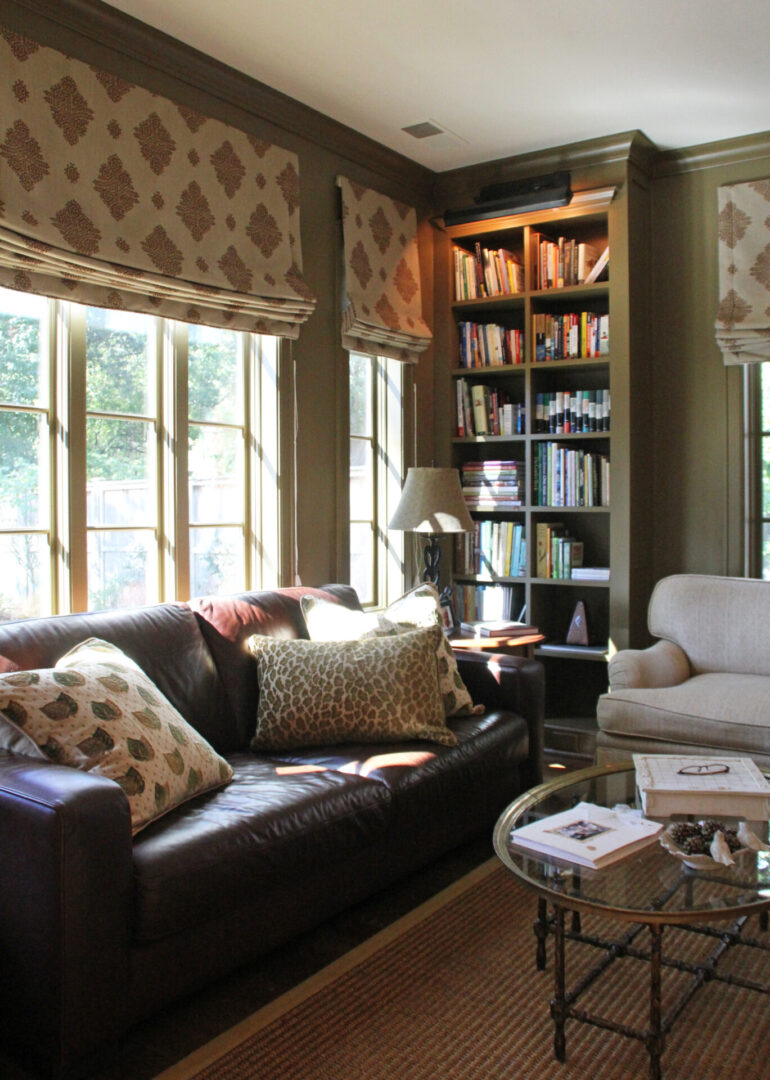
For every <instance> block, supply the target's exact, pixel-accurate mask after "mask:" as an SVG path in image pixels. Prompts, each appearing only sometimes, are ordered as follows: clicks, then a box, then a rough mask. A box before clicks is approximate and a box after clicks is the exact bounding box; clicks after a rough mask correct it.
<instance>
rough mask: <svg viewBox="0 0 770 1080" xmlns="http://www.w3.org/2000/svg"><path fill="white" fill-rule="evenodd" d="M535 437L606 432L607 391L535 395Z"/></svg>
mask: <svg viewBox="0 0 770 1080" xmlns="http://www.w3.org/2000/svg"><path fill="white" fill-rule="evenodd" d="M534 419H535V434H537V435H542V434H545V435H571V434H575V433H584V432H589V433H590V432H592V431H609V430H610V392H609V390H548V391H545V392H544V393H542V394H535V417H534Z"/></svg>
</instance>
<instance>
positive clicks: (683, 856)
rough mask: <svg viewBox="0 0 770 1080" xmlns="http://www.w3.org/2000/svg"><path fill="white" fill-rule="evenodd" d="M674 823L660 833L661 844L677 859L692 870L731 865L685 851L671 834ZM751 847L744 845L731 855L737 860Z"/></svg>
mask: <svg viewBox="0 0 770 1080" xmlns="http://www.w3.org/2000/svg"><path fill="white" fill-rule="evenodd" d="M672 828H673V826H672V825H668V826H667V827H666V828H665V829H664V830H663V832H662V833H661V834H660V838H659V839H660V844H661V846H662V847H664V848H665V849H666V851H668V852H669V853H670V854H671V855H673V856H674V858H675V859H679V860H680V861H681V862H683V863H684V865H685V866H689V867H690V869H691V870H714V869H715V868H716V867H719V866H725V865H730V864H729V863H728V864H725V863H720V862H717V860H716V859H714V858H712V857H711V855H690V854H688V852H686V851H684V849H683V848H681V847H680V846H679V844H677V842H676V840H674V838H673V836H672V835H671V829H672ZM749 850H750V848H746V847H742V848H738V850H737V851H731V852H730V855H731V857H732V858H733V860H735V859H736V858H737V857H738V856H739V855H743V854H744V853H745V852H747V851H749Z"/></svg>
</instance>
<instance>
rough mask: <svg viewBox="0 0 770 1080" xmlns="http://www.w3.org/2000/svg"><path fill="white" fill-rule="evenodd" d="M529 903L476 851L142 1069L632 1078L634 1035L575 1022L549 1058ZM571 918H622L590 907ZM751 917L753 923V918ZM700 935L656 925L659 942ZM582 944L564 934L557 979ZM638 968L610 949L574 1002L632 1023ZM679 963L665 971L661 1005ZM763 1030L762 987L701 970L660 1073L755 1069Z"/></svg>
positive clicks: (190, 1074)
mask: <svg viewBox="0 0 770 1080" xmlns="http://www.w3.org/2000/svg"><path fill="white" fill-rule="evenodd" d="M534 914H535V901H534V898H533V897H532V896H531V895H530V894H529V893H527V892H526V891H525V890H524V889H523V887H522V886H520V885H519V884H518V883H517V882H516V881H515V880H514V879H513V878H512V876H511V875H510V874H509V873H508V872H507V871H506V870H504V869H503V868H502V867H501V866H500V865H499V863H498V862H497V861H496V860H490V862H489V863H485V864H484V865H483V866H481V867H479V868H478V869H477V870H475V871H473V872H472V873H471V874H468V875H467V876H466V877H464V878H463V879H462V880H461V881H459V882H457V883H456V884H455V885H452V886H450V888H448V889H446V890H444V891H443V892H442V893H440V894H439V895H438V896H436V897H434V898H433V899H432V900H430V901H428V903H426V904H423V905H422V906H421V907H420V908H418V909H416V910H415V911H414V912H411V913H410V914H409V915H407V916H405V917H404V918H403V919H400V920H399V921H398V922H396V923H394V924H393V925H392V926H390V927H388V928H387V929H385V930H383V931H382V932H381V933H379V934H377V935H376V936H375V937H373V938H371V939H370V940H369V941H367V942H365V943H364V944H363V945H361V946H359V947H358V948H357V949H354V950H353V951H352V952H350V953H348V954H347V955H346V956H344V957H342V958H341V959H340V960H338V961H336V962H335V963H334V964H331V965H330V966H329V967H328V968H326V969H324V970H323V971H321V972H319V973H318V974H317V975H314V976H313V977H312V978H310V979H308V980H307V981H306V982H304V983H302V984H301V985H300V986H298V987H296V988H295V989H294V990H292V991H290V992H289V993H288V994H284V995H283V996H282V997H281V998H279V999H277V1000H276V1001H274V1002H272V1003H271V1004H270V1005H268V1006H267V1007H265V1008H263V1009H261V1010H260V1011H259V1012H257V1013H255V1014H254V1015H253V1016H251V1017H249V1018H248V1019H247V1020H245V1021H243V1022H242V1023H241V1024H238V1025H237V1026H236V1027H234V1028H232V1029H231V1030H230V1031H228V1032H226V1033H225V1034H224V1035H221V1036H220V1037H219V1038H217V1039H215V1040H213V1041H212V1042H211V1043H209V1044H208V1045H206V1046H204V1047H202V1048H201V1049H200V1050H199V1051H197V1052H196V1053H194V1054H192V1055H191V1056H190V1057H188V1058H186V1059H185V1060H184V1061H181V1062H180V1063H179V1064H177V1065H175V1066H173V1067H172V1068H171V1069H168V1070H166V1071H165V1072H163V1073H162V1074H161V1076H159V1077H157V1078H156V1080H635V1078H636V1077H639V1078H640V1080H644V1078H646V1076H647V1065H648V1058H647V1053H646V1051H645V1049H644V1046H643V1045H642V1044H641V1043H639V1042H638V1041H637V1040H635V1039H628V1038H624V1037H623V1036H621V1035H616V1034H613V1033H611V1032H606V1031H603V1030H600V1029H598V1028H596V1027H592V1026H591V1027H589V1026H588V1025H586V1024H579V1023H577V1022H575V1021H568V1023H567V1061H566V1063H565V1064H559V1063H558V1062H557V1061H555V1060H554V1058H553V1050H552V1024H551V1019H550V1013H549V1006H548V1003H549V1000H550V997H551V993H552V979H553V975H552V971H551V944H552V943H551V942H549V956H548V960H549V963H548V968H547V970H546V971H544V972H539V971H537V970H536V969H535V964H534V936H533V933H532V921H533V918H534ZM583 928H584V930H587V931H590V932H600V933H604V934H605V936H609V935H611V934H613V933H614V934H617V935H618V936H619V934H620V933H621V932H622V930H623V929H624V927H623V925H622V924H619V923H615V924H613V923H608V922H607V920H601V921H599V920H598V919H592V918H590V917H589V918H584V922H583ZM749 928H750V932H751V933H752V934H754V935H757V936H759V930H758V926H757V920H756V919H753V920H751V922H750V924H749ZM645 935H646V931H645ZM768 937H770V935H764V940H767V939H768ZM644 944H645V946H646V944H647V941H646V940H645V942H644ZM666 946H667V947H666ZM707 946H708V943H707V942H706V939H704V938H702V937H700V936H698V935H693V934H687V935H683V934H682V932H681V931H677V930H670V929H669V930H667V931H666V933H665V935H664V955H665V954H666V953H669V952H671V953H673V952H677V954H678V955H680V956H681V955H686V956H687V957H688V958H691V957H692V956H694V955H695V954H697V952H698V951H702V950H703V948H704V947H707ZM596 955H597V954H596V951H595V950H593V949H591V948H589V947H588V946H584V945H580V944H578V943H575V942H572V943H568V945H567V978H568V984H569V983H570V982H572V981H573V980H574V979H575V977H576V976H578V975H579V974H580V972H581V971H584V970H586V967H587V966H589V965H590V963H591V962H593V961H594V960H595V959H596ZM731 965H738V966H739V967H740V970H741V974H743V975H746V976H748V977H750V978H755V979H764V980H765V981H770V953H767V952H762V951H760V950H755V949H746V948H741V947H738V948H735V949H732V950H730V951H729V952H728V955H727V956H726V958H725V970H728V969H729V968H730V966H731ZM720 966H721V962H720ZM647 978H648V966H647V964H646V963H645V962H644V961H641V960H634V959H631V958H626V959H623V960H619V961H616V962H615V963H614V964H613V965H612V968H611V969H610V971H609V972H607V973H605V974H604V975H603V976H602V977H601V978H600V979H599V980H597V983H595V984H594V986H593V987H592V988H591V989H590V991H588V992H587V993H586V995H585V996H584V997H583V998H581V1002H580V1003H581V1006H582V1007H585V1008H586V1009H588V1010H590V1011H591V1012H593V1013H600V1014H602V1015H605V1016H611V1017H612V1018H613V1019H616V1020H618V1019H619V1020H622V1021H623V1022H625V1023H628V1024H631V1025H634V1026H636V1027H639V1028H644V1027H645V1026H646V1013H647V996H646V993H647ZM687 978H688V976H686V975H684V974H683V973H680V972H678V971H675V970H673V969H665V970H664V1009H665V1007H666V1004H667V1002H671V1001H673V1000H675V998H676V996H678V991H679V990H680V989H681V988H682V986H683V980H686V979H687ZM769 1035H770V998H768V997H767V996H766V995H764V994H758V993H753V992H751V991H747V990H742V989H740V988H734V987H731V986H725V985H724V984H718V983H709V984H707V985H706V986H705V987H704V988H702V989H701V990H700V991H699V992H698V993H697V994H696V995H695V998H694V999H693V1000H692V1001H691V1002H690V1004H689V1005H688V1006H687V1007H686V1009H685V1011H684V1012H683V1013H682V1015H681V1016H680V1017H679V1018H678V1020H677V1022H676V1023H675V1025H674V1028H673V1031H672V1033H671V1035H670V1036H669V1038H668V1041H667V1045H666V1050H665V1052H664V1055H663V1075H664V1080H733V1078H736V1080H768V1078H770V1050H769V1049H768V1045H769V1044H768V1036H769Z"/></svg>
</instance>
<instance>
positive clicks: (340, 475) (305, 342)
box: [0, 0, 770, 583]
mask: <svg viewBox="0 0 770 1080" xmlns="http://www.w3.org/2000/svg"><path fill="white" fill-rule="evenodd" d="M0 21H1V22H3V23H5V24H6V25H9V26H10V27H11V28H13V29H16V30H18V31H19V32H21V33H25V32H26V33H28V34H30V36H33V37H36V38H37V39H38V40H40V41H42V42H43V43H45V44H51V45H54V46H57V47H59V48H62V49H65V50H66V51H70V52H71V53H72V54H73V55H75V56H77V57H79V58H81V59H86V60H89V61H90V62H93V63H95V64H99V65H101V66H104V67H106V68H108V69H111V70H114V71H116V72H117V73H119V74H122V75H124V77H126V78H128V79H131V80H133V81H136V82H141V83H142V84H143V85H145V86H148V87H149V88H150V89H154V90H157V91H158V92H160V93H163V94H166V95H168V96H169V97H172V98H174V99H175V100H178V101H180V102H181V103H184V104H188V105H191V106H193V107H196V108H198V109H200V110H201V111H203V112H207V113H209V114H210V115H212V116H216V117H217V118H219V119H222V120H224V121H226V122H229V123H232V124H234V125H236V126H239V127H242V128H243V129H245V130H247V131H251V132H254V133H256V134H259V135H261V136H262V137H265V138H268V139H273V140H274V141H276V142H278V143H279V144H280V145H282V146H286V147H287V148H289V149H291V150H293V151H295V152H296V153H297V155H298V157H299V166H300V181H301V188H302V246H303V252H304V269H305V276H306V278H307V280H308V282H309V283H310V285H311V287H312V288H313V289H314V290H315V292H316V294H317V296H318V307H317V309H316V312H315V314H314V315H313V316H312V318H311V319H310V320H309V321H308V322H307V323H306V325H305V326H304V327H303V329H302V333H301V336H300V339H299V341H298V342H296V343H295V344H294V345H292V346H291V362H290V367H291V368H292V369H293V370H294V372H295V378H296V421H297V436H296V478H295V479H296V491H297V550H298V560H297V570H298V573H299V576H300V577H301V579H302V580H303V581H304V582H306V583H318V582H322V581H330V580H337V579H339V578H340V577H341V576H342V567H343V566H344V565H345V542H346V535H347V519H348V514H347V501H346V500H347V484H346V470H345V468H344V467H343V455H344V452H345V447H346V441H347V417H346V408H345V401H346V393H347V380H346V375H347V360H346V354H345V353H344V351H343V350H342V349H341V347H340V338H339V306H340V300H339V283H338V265H337V262H338V250H339V248H338V222H337V195H336V189H335V177H336V176H337V174H338V173H340V172H341V173H344V174H346V175H348V176H350V177H351V178H353V179H355V180H357V181H359V182H361V183H364V184H367V185H369V186H371V187H375V188H377V189H378V190H380V191H383V192H385V193H386V194H389V195H392V196H394V197H397V198H400V199H403V200H404V201H406V202H409V203H411V204H412V205H414V206H416V207H417V208H418V213H420V215H421V216H422V218H423V225H422V227H421V244H422V250H421V261H422V268H423V289H424V295H423V303H424V311H425V313H426V316H427V317H428V318H429V319H430V318H431V317H432V316H433V315H434V314H435V313H437V312H444V311H446V310H447V296H448V294H447V284H446V280H444V279H443V277H436V279H435V280H436V283H437V299H436V302H435V304H434V295H433V282H434V265H433V248H434V239H435V238H436V235H437V234H436V232H435V228H434V226H432V225H431V224H430V223H429V217H430V213H431V212H432V210H435V211H438V212H440V211H441V210H443V209H444V208H445V206H447V205H458V204H460V203H462V200H463V199H464V198H465V197H466V196H468V195H471V194H475V193H476V191H477V190H478V187H479V186H481V182H483V183H490V182H493V181H495V180H500V179H506V178H508V177H514V176H523V175H534V174H535V173H538V172H548V171H552V170H554V169H557V168H560V167H567V166H565V164H564V162H565V161H569V162H570V163H571V165H570V167H572V168H574V172H573V183H575V180H580V182H579V183H578V184H577V185H576V186H579V187H588V186H591V185H593V184H601V183H608V182H613V177H614V176H615V174H616V173H617V171H618V168H619V166H618V162H619V160H620V158H619V157H618V156H617V155H618V148H619V147H622V145H624V143H625V144H627V138H626V137H625V136H611V137H607V138H606V139H602V140H594V141H593V142H592V143H586V144H582V146H581V147H578V148H575V147H568V148H561V149H555V150H553V151H545V152H540V153H538V154H535V155H525V156H522V157H518V158H509V159H506V160H505V161H502V162H492V163H489V164H487V165H482V166H474V167H472V168H470V169H466V170H455V171H453V172H451V173H445V174H442V175H441V176H438V177H437V176H434V175H433V174H432V173H430V172H429V170H427V169H423V168H422V167H420V166H418V165H415V164H414V163H413V162H410V161H408V160H407V159H405V158H402V157H400V156H399V155H397V154H394V153H392V152H391V151H389V150H387V149H385V148H384V147H381V146H379V145H378V144H376V143H374V142H372V141H371V140H369V139H367V138H365V137H363V136H361V135H358V134H357V133H355V132H353V131H351V130H350V129H348V128H345V127H343V125H341V124H337V123H336V122H334V121H332V120H330V119H329V118H327V117H324V116H322V115H321V114H319V113H316V112H314V111H313V110H312V109H308V108H306V107H305V106H303V105H300V104H299V103H298V102H294V101H292V100H291V99H290V98H287V97H286V96H285V95H282V94H279V93H277V92H276V91H273V90H271V89H270V88H268V87H265V86H264V85H263V84H260V83H258V82H255V81H254V80H252V79H248V78H247V77H246V76H243V75H240V74H239V73H237V72H234V71H232V70H231V69H229V68H226V67H225V66H224V65H221V64H219V63H217V62H216V61H213V60H211V59H210V58H208V57H205V56H203V55H202V54H200V53H197V52H196V51H195V50H192V49H189V48H188V47H187V46H184V45H182V44H180V43H179V42H175V41H174V40H173V39H170V38H167V37H165V36H164V35H162V34H159V33H158V32H157V31H154V30H152V29H150V28H149V27H146V26H144V25H143V24H141V23H139V22H137V21H136V20H134V19H130V18H128V17H127V16H125V15H123V14H122V13H120V12H118V11H116V9H114V8H110V7H108V6H106V5H104V4H101V3H99V2H98V0H57V2H56V3H53V2H51V0H0ZM635 146H636V147H637V152H638V158H639V160H638V161H637V162H636V164H637V165H638V166H639V167H640V168H641V169H642V171H643V172H644V173H645V175H646V176H649V177H650V182H651V200H652V202H651V206H652V217H651V241H652V244H651V248H652V266H651V276H652V298H653V302H652V314H651V322H652V329H651V336H652V349H651V350H650V354H651V356H650V379H649V384H648V385H649V386H650V387H651V390H650V400H649V401H647V402H640V410H641V411H642V412H649V411H651V414H652V420H651V421H650V423H651V426H652V435H653V438H652V447H651V449H650V453H649V485H650V488H649V490H648V491H646V492H639V495H640V497H643V500H644V502H645V503H646V504H647V505H651V506H652V508H653V509H652V514H651V516H652V525H653V530H654V531H653V544H652V572H651V579H652V580H655V579H656V578H658V577H661V576H662V575H664V574H667V573H672V572H677V571H685V570H690V571H699V572H712V573H731V574H740V573H742V572H743V543H742V534H743V524H742V516H743V515H742V493H741V447H742V438H741V396H742V373H741V372H740V371H739V370H737V369H726V368H725V367H724V366H723V365H722V361H721V357H720V355H719V352H718V350H717V348H716V346H715V344H714V335H713V320H714V313H715V310H716V304H717V268H716V252H717V244H716V189H717V187H718V185H719V184H722V183H725V182H727V181H730V180H738V181H739V180H746V179H753V178H757V177H762V176H768V175H770V134H767V135H764V136H758V137H754V138H748V139H743V140H736V141H735V142H730V143H722V144H719V145H714V146H708V147H698V148H695V149H690V150H687V151H680V152H676V153H673V152H672V153H667V154H657V155H656V154H655V152H654V148H653V147H651V145H650V144H649V143H648V141H647V140H644V138H643V137H637V138H636V139H635ZM639 147H641V149H639ZM626 149H627V147H626ZM624 153H626V151H624ZM624 160H625V159H624ZM436 247H437V250H440V249H441V244H437V245H436ZM440 258H441V256H439V259H440ZM435 329H436V345H435V347H434V349H431V350H430V351H429V352H428V353H426V354H424V355H423V357H422V358H421V360H420V363H419V364H418V365H417V366H416V369H415V372H414V381H415V386H416V396H415V403H416V407H415V416H414V419H415V420H416V423H415V427H416V436H415V439H414V442H413V441H412V439H411V437H410V439H409V446H410V450H412V449H413V450H414V455H413V456H416V461H417V463H418V464H430V463H431V461H436V463H441V462H443V461H444V460H446V458H447V455H448V433H449V416H450V412H449V410H450V407H451V403H450V402H449V398H448V395H449V380H447V379H446V378H445V377H444V374H445V371H446V368H447V365H448V362H449V361H448V357H447V355H446V349H445V346H446V342H447V336H446V333H444V332H443V331H442V328H441V325H440V324H439V322H437V325H436V327H435ZM289 419H291V417H289ZM412 419H413V417H412V416H411V410H410V415H409V416H408V422H409V423H410V424H411V421H412ZM289 444H291V439H289ZM286 479H287V483H291V482H292V475H291V470H290V469H287V471H286Z"/></svg>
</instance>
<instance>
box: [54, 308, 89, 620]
mask: <svg viewBox="0 0 770 1080" xmlns="http://www.w3.org/2000/svg"><path fill="white" fill-rule="evenodd" d="M56 344H57V348H56V354H57V379H56V399H57V403H58V416H57V424H56V427H57V487H59V490H60V497H59V499H58V501H57V515H58V520H57V533H58V537H57V544H56V547H57V552H58V555H59V558H58V568H57V569H58V574H57V581H58V597H57V610H58V611H60V612H66V611H88V553H87V539H86V514H87V498H86V309H85V308H84V307H81V306H80V305H79V304H68V303H64V302H62V303H59V304H58V310H57V327H56Z"/></svg>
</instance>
